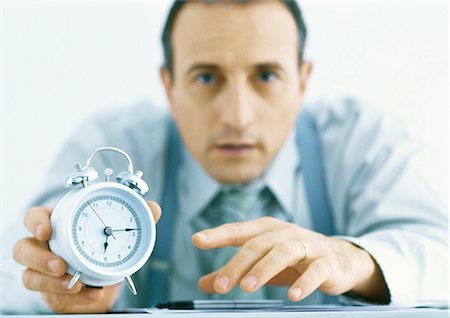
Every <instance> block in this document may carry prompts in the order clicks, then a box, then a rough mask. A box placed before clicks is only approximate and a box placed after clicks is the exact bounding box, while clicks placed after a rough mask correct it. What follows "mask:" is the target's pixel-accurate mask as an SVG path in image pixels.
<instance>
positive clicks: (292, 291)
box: [291, 287, 302, 299]
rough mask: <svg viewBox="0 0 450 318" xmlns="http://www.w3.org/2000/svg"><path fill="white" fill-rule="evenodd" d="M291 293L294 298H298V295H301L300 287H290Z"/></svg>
mask: <svg viewBox="0 0 450 318" xmlns="http://www.w3.org/2000/svg"><path fill="white" fill-rule="evenodd" d="M291 294H292V296H294V297H295V298H296V299H299V298H300V296H301V295H302V290H301V289H300V288H298V287H294V288H292V289H291Z"/></svg>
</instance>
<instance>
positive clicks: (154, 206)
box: [147, 201, 162, 223]
mask: <svg viewBox="0 0 450 318" xmlns="http://www.w3.org/2000/svg"><path fill="white" fill-rule="evenodd" d="M147 204H148V207H149V208H150V211H152V214H153V217H154V218H155V222H156V223H158V221H159V219H160V218H161V213H162V212H161V211H162V210H161V207H160V206H159V204H158V203H156V202H155V201H147Z"/></svg>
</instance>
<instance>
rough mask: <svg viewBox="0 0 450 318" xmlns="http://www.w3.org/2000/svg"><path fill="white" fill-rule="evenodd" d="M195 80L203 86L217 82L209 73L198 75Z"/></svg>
mask: <svg viewBox="0 0 450 318" xmlns="http://www.w3.org/2000/svg"><path fill="white" fill-rule="evenodd" d="M196 80H197V81H198V82H199V83H200V84H203V85H214V84H215V83H216V82H217V77H216V76H215V75H214V74H211V73H203V74H199V75H197V77H196Z"/></svg>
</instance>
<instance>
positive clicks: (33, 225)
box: [24, 206, 52, 241]
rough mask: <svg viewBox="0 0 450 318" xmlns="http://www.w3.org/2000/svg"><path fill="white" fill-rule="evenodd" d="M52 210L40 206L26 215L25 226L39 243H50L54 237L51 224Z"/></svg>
mask: <svg viewBox="0 0 450 318" xmlns="http://www.w3.org/2000/svg"><path fill="white" fill-rule="evenodd" d="M50 213H51V209H50V208H47V207H44V206H40V207H32V208H30V209H28V212H27V214H26V215H25V220H24V223H25V226H26V228H27V229H28V230H29V231H30V232H31V233H32V234H33V236H34V237H35V238H37V239H38V240H39V241H48V240H49V239H50V236H51V235H52V227H51V224H50Z"/></svg>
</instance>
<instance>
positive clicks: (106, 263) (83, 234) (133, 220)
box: [72, 192, 145, 268]
mask: <svg viewBox="0 0 450 318" xmlns="http://www.w3.org/2000/svg"><path fill="white" fill-rule="evenodd" d="M125 199H126V198H125V197H124V196H123V195H121V194H120V193H114V192H112V193H105V194H100V193H93V195H92V196H91V197H90V198H87V200H86V201H84V202H83V203H81V205H80V206H79V208H78V209H77V210H76V212H75V214H74V218H73V223H72V237H73V241H74V244H75V246H76V248H77V250H78V252H79V253H80V254H81V255H82V256H83V257H84V258H85V259H86V260H88V261H89V262H90V263H91V264H93V265H96V266H99V267H102V268H116V267H119V266H121V265H124V264H125V263H127V262H129V261H130V260H132V259H133V256H135V255H136V254H138V252H139V249H140V245H141V241H142V235H143V234H142V233H143V231H142V224H141V221H140V219H139V214H138V213H139V211H136V210H135V209H134V208H133V207H132V206H131V205H130V204H129V203H128V202H130V199H129V198H127V200H125ZM131 201H132V200H131ZM144 225H145V224H144Z"/></svg>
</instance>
